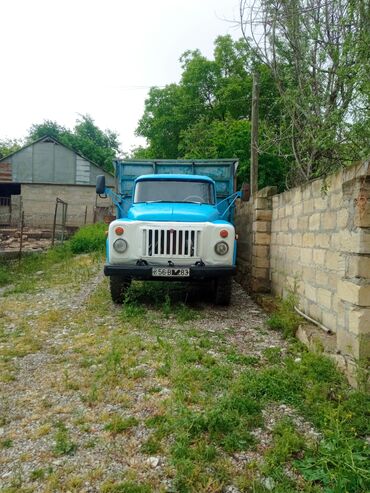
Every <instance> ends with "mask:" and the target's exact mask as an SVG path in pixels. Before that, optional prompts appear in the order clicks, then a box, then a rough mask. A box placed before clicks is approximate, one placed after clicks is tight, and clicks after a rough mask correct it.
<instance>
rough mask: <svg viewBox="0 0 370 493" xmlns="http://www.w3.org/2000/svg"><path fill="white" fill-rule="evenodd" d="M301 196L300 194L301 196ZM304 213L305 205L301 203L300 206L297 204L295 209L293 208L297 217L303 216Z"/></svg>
mask: <svg viewBox="0 0 370 493" xmlns="http://www.w3.org/2000/svg"><path fill="white" fill-rule="evenodd" d="M299 196H300V194H299ZM302 212H303V204H302V202H299V203H298V204H296V205H295V206H294V207H293V215H294V216H295V217H298V216H300V215H301V214H302Z"/></svg>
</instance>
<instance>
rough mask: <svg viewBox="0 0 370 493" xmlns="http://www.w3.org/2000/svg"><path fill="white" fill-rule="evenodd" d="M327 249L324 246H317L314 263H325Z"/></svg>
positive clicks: (314, 251)
mask: <svg viewBox="0 0 370 493" xmlns="http://www.w3.org/2000/svg"><path fill="white" fill-rule="evenodd" d="M325 256H326V250H323V249H322V248H319V249H318V248H315V249H314V250H313V262H314V264H318V265H324V263H325Z"/></svg>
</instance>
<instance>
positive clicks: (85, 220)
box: [84, 205, 87, 224]
mask: <svg viewBox="0 0 370 493" xmlns="http://www.w3.org/2000/svg"><path fill="white" fill-rule="evenodd" d="M86 221H87V205H86V206H85V221H84V224H86Z"/></svg>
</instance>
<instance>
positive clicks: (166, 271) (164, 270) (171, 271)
mask: <svg viewBox="0 0 370 493" xmlns="http://www.w3.org/2000/svg"><path fill="white" fill-rule="evenodd" d="M152 276H153V277H189V276H190V269H184V268H181V269H178V268H177V267H153V268H152Z"/></svg>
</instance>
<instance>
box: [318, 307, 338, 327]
mask: <svg viewBox="0 0 370 493" xmlns="http://www.w3.org/2000/svg"><path fill="white" fill-rule="evenodd" d="M322 323H323V325H324V327H326V328H327V329H330V330H331V331H333V332H336V326H337V316H336V315H335V314H334V313H333V312H329V311H323V312H322Z"/></svg>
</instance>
